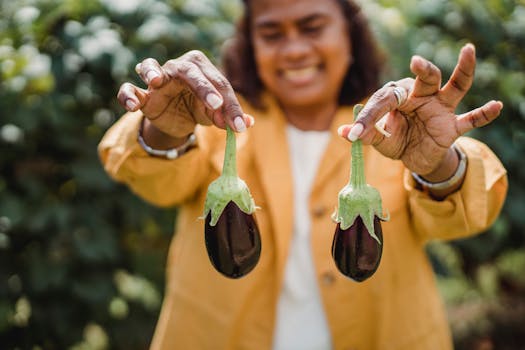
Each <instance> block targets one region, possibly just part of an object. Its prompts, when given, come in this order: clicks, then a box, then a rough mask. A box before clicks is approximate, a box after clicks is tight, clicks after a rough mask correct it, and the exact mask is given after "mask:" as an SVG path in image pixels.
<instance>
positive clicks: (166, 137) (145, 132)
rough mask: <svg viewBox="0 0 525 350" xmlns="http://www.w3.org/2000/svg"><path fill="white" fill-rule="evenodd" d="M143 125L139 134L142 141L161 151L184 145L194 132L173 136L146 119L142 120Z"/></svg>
mask: <svg viewBox="0 0 525 350" xmlns="http://www.w3.org/2000/svg"><path fill="white" fill-rule="evenodd" d="M141 123H142V124H141V126H140V130H139V134H140V135H141V136H142V139H143V140H144V142H145V143H146V144H147V145H149V146H150V147H152V148H155V149H159V150H167V149H172V148H176V147H178V146H180V145H182V144H184V143H185V142H186V141H187V140H188V137H189V136H190V135H191V134H192V133H193V130H190V131H189V132H181V133H180V136H179V135H177V136H172V135H170V134H168V133H165V132H164V131H162V130H160V129H159V128H158V127H156V126H155V125H154V124H153V123H152V122H151V121H150V120H149V119H148V118H146V117H144V118H143V119H142V122H141Z"/></svg>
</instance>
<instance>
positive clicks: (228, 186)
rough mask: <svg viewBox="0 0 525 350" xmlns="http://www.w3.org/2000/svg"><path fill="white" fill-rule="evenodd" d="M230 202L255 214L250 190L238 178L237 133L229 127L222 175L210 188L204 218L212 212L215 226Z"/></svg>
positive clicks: (212, 222)
mask: <svg viewBox="0 0 525 350" xmlns="http://www.w3.org/2000/svg"><path fill="white" fill-rule="evenodd" d="M230 201H231V202H233V203H235V204H236V205H237V206H238V207H239V209H240V210H242V211H243V212H244V213H246V214H253V213H254V212H255V209H256V206H255V202H254V200H253V198H252V196H251V194H250V190H249V188H248V186H247V185H246V183H245V182H244V181H243V180H242V179H240V178H239V177H238V176H237V162H236V140H235V133H234V132H233V131H232V130H231V129H230V127H229V126H227V127H226V149H225V152H224V163H223V167H222V174H221V176H219V178H217V179H216V180H215V181H213V182H212V183H211V184H210V185H209V186H208V192H207V194H206V201H205V203H204V214H203V216H202V218H206V216H207V215H208V213H209V212H210V211H211V220H210V225H211V226H215V225H216V224H217V221H218V220H219V217H220V216H221V214H222V212H223V211H224V208H226V205H227V204H228V203H229V202H230Z"/></svg>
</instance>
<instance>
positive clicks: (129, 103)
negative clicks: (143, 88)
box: [126, 98, 137, 111]
mask: <svg viewBox="0 0 525 350" xmlns="http://www.w3.org/2000/svg"><path fill="white" fill-rule="evenodd" d="M126 107H127V108H128V110H130V111H134V110H135V108H137V104H136V103H135V101H133V100H132V99H129V98H128V99H127V100H126Z"/></svg>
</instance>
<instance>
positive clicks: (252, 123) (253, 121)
mask: <svg viewBox="0 0 525 350" xmlns="http://www.w3.org/2000/svg"><path fill="white" fill-rule="evenodd" d="M246 116H247V117H248V119H250V128H252V127H253V126H254V125H255V118H254V117H252V116H251V115H249V114H246Z"/></svg>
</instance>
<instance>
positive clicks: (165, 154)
mask: <svg viewBox="0 0 525 350" xmlns="http://www.w3.org/2000/svg"><path fill="white" fill-rule="evenodd" d="M137 141H138V142H139V144H140V146H141V147H142V149H144V151H146V153H148V154H149V155H150V156H154V157H161V158H166V159H170V160H172V159H177V158H179V157H180V156H182V155H183V154H184V153H186V152H187V151H188V150H189V149H190V148H192V147H193V146H195V145H196V144H197V137H196V136H195V134H194V133H191V134H190V135H189V136H188V139H187V140H186V141H185V142H184V143H183V144H182V145H180V146H177V147H175V148H170V149H166V150H163V149H155V148H153V147H151V146H149V145H148V144H147V143H146V141H144V138H143V137H142V125H141V127H140V129H139V133H138V136H137Z"/></svg>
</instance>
